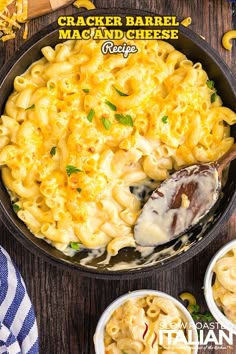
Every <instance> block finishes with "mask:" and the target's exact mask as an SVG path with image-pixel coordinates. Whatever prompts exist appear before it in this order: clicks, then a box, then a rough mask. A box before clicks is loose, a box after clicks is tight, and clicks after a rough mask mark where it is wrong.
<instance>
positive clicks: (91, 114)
mask: <svg viewBox="0 0 236 354" xmlns="http://www.w3.org/2000/svg"><path fill="white" fill-rule="evenodd" d="M94 114H95V112H94V110H93V109H90V111H89V113H88V115H87V119H88V121H89V122H92V120H93V117H94Z"/></svg>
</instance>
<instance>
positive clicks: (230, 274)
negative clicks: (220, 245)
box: [212, 248, 236, 323]
mask: <svg viewBox="0 0 236 354" xmlns="http://www.w3.org/2000/svg"><path fill="white" fill-rule="evenodd" d="M214 272H215V274H216V279H215V283H214V285H213V287H212V290H213V297H214V300H215V302H216V304H217V305H218V306H219V307H220V308H221V309H222V310H223V311H224V314H225V315H226V317H228V319H229V320H231V321H232V322H233V323H236V248H234V249H232V250H231V251H229V252H228V253H226V255H224V256H223V257H222V258H220V259H219V260H218V261H217V262H216V265H215V267H214Z"/></svg>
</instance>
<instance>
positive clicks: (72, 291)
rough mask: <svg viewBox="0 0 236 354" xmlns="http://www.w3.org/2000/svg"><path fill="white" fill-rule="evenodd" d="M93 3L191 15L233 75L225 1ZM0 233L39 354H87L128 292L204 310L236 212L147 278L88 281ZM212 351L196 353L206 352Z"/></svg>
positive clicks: (6, 52)
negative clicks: (28, 302) (186, 297)
mask: <svg viewBox="0 0 236 354" xmlns="http://www.w3.org/2000/svg"><path fill="white" fill-rule="evenodd" d="M95 4H96V6H97V7H98V8H111V7H114V8H118V7H124V8H137V9H145V10H149V11H154V12H156V13H158V14H172V15H176V16H177V17H178V19H179V20H181V19H183V18H184V17H187V16H191V17H192V19H193V23H192V26H191V28H192V29H193V30H194V31H195V32H196V33H198V34H199V35H203V36H205V38H206V40H207V41H208V42H209V43H210V44H211V45H212V46H213V47H214V48H215V49H216V50H217V51H218V52H219V53H220V55H221V56H222V57H223V58H224V60H225V61H226V62H227V63H228V65H229V66H231V68H232V69H233V70H234V72H235V73H236V59H235V58H236V55H235V54H236V48H234V51H233V52H227V51H225V50H224V49H223V48H222V46H221V44H220V39H221V37H222V34H223V33H224V32H225V31H226V30H228V29H231V28H232V9H231V6H232V5H230V4H229V3H228V2H227V1H224V0H221V1H220V0H215V1H212V0H209V1H208V0H196V1H188V0H177V1H165V0H163V1H155V0H140V1H135V0H119V1H118V0H110V1H109V0H97V1H95ZM77 12H78V10H77V9H75V8H74V7H73V6H69V7H68V8H66V9H63V10H59V11H56V12H55V13H53V14H50V15H46V16H43V17H41V18H38V19H35V20H33V21H31V22H30V25H29V36H31V35H33V34H34V33H36V32H38V31H39V30H40V29H41V28H43V27H44V26H46V25H47V24H48V23H51V22H53V21H56V19H57V17H58V16H59V15H61V14H68V15H69V14H71V13H77ZM23 42H24V41H23V39H22V30H21V31H19V32H18V34H17V37H16V39H15V40H14V41H10V42H7V43H5V44H4V46H3V47H0V65H1V64H2V61H3V60H5V61H7V59H8V58H9V57H10V56H11V55H12V54H13V53H14V52H15V51H16V50H17V48H18V47H19V46H20V45H21V44H22V43H23ZM0 229H1V236H0V240H1V245H2V246H3V247H4V248H5V249H6V250H7V251H8V252H9V253H10V255H11V256H12V258H13V260H14V261H15V262H16V264H17V265H18V267H19V269H20V271H21V274H22V276H23V277H24V279H25V283H26V286H27V289H28V291H29V294H30V296H31V299H32V302H33V304H34V306H35V310H36V315H37V319H38V325H39V333H40V346H41V353H42V354H93V353H94V349H93V342H92V337H93V334H94V331H95V327H96V323H97V321H98V319H99V316H100V315H101V314H102V312H103V310H104V309H105V308H106V306H108V305H109V303H110V302H111V301H112V300H114V299H115V298H116V297H118V296H120V295H122V294H124V293H126V292H128V291H131V290H135V289H142V288H152V289H159V290H162V291H166V292H167V293H169V294H171V295H173V296H175V297H178V295H179V293H180V292H182V291H184V290H188V291H191V292H193V293H194V294H196V296H197V298H198V301H199V303H200V305H201V308H202V310H206V304H205V301H204V296H203V290H202V285H203V277H204V273H205V269H206V266H207V264H208V262H209V260H210V258H211V257H212V255H213V254H214V253H215V251H216V250H217V249H219V248H220V247H221V246H222V245H223V244H225V243H226V242H227V241H229V240H230V239H233V238H235V230H236V214H234V215H233V216H232V217H231V219H230V221H229V222H228V223H227V224H225V225H224V227H223V228H222V230H221V231H220V232H219V235H218V237H217V238H216V239H215V241H214V242H213V243H212V244H211V245H210V246H209V247H207V248H206V249H205V250H204V251H203V252H201V253H200V254H199V255H197V256H196V257H194V258H192V259H191V260H190V261H188V262H187V263H185V264H183V265H181V266H179V267H177V268H175V269H174V270H170V271H165V272H163V274H160V275H155V274H153V275H152V276H150V277H146V278H143V279H137V280H132V281H127V280H122V279H121V280H120V281H103V280H92V279H89V278H81V276H80V275H79V274H77V273H70V272H66V271H64V270H61V269H58V268H56V267H54V266H52V265H51V264H49V263H47V262H45V261H44V260H42V259H39V258H38V257H37V256H35V255H33V254H31V253H30V252H29V251H27V250H25V249H24V248H23V247H22V246H21V245H20V244H19V243H18V242H16V241H15V239H14V238H13V237H12V235H10V233H9V232H8V231H7V229H6V228H5V227H4V226H3V225H2V224H1V223H0ZM215 352H216V351H214V350H207V351H201V353H208V354H213V353H215ZM216 353H218V354H233V353H235V350H234V348H233V347H229V348H226V349H225V350H222V351H220V350H218V351H217V352H216Z"/></svg>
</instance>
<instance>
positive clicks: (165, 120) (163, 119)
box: [161, 116, 168, 124]
mask: <svg viewBox="0 0 236 354" xmlns="http://www.w3.org/2000/svg"><path fill="white" fill-rule="evenodd" d="M161 120H162V122H163V123H164V124H166V123H167V122H168V116H163V117H162V118H161Z"/></svg>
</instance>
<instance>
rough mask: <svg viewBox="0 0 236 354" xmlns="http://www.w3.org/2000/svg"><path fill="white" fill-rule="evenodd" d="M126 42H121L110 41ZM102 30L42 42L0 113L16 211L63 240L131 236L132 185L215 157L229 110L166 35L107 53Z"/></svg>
mask: <svg viewBox="0 0 236 354" xmlns="http://www.w3.org/2000/svg"><path fill="white" fill-rule="evenodd" d="M120 43H122V41H117V44H120ZM102 44H103V41H95V40H88V41H83V40H78V41H72V40H70V41H66V42H64V43H60V44H57V45H56V47H55V48H52V47H49V46H47V47H44V48H43V49H42V53H43V58H42V59H40V60H39V61H37V62H34V63H33V64H32V65H31V67H30V68H29V69H28V70H27V71H26V72H25V73H24V74H23V75H21V76H17V77H16V78H15V80H14V91H13V93H12V94H11V95H10V97H9V99H8V100H7V103H6V106H5V111H4V114H3V115H2V117H1V124H0V149H1V150H0V165H1V166H2V178H3V181H4V183H5V185H6V187H7V188H8V190H9V192H10V195H11V198H12V201H13V202H14V203H15V205H16V207H15V208H14V209H15V211H16V212H17V214H18V217H19V218H20V219H22V220H23V221H24V223H25V224H26V225H27V226H28V228H29V229H30V230H31V231H32V233H33V234H34V235H35V236H36V237H39V238H44V239H46V240H47V241H48V242H51V243H52V244H53V245H54V246H55V247H56V248H57V249H59V250H61V251H66V250H68V249H69V248H68V247H69V246H70V244H71V242H73V243H74V242H79V243H80V244H81V246H82V247H85V248H92V249H94V248H101V247H107V250H108V253H109V254H111V255H116V254H117V253H118V251H119V250H120V249H121V248H123V247H127V246H128V247H135V242H134V238H133V226H134V224H135V221H136V219H137V217H138V216H139V213H140V210H141V204H140V200H139V198H138V197H137V196H136V195H134V194H132V193H131V191H130V190H131V189H130V187H131V186H139V185H141V186H142V185H143V184H145V181H147V180H149V179H154V180H156V181H158V182H160V181H162V180H164V179H165V178H167V177H168V175H169V173H170V171H173V169H179V168H180V167H181V166H184V165H190V164H193V163H196V162H207V161H213V160H216V159H218V158H219V157H220V156H221V155H223V154H224V153H225V152H226V151H227V150H228V149H229V148H230V147H231V146H232V144H233V138H232V137H230V132H229V125H232V124H234V123H235V122H236V114H235V113H234V112H233V111H231V110H230V109H228V108H226V107H223V106H222V101H221V99H220V97H219V96H218V95H217V93H216V90H215V88H214V85H213V84H212V81H210V80H209V79H208V76H207V74H206V72H205V71H204V70H203V68H202V65H201V64H200V63H196V64H193V63H192V62H191V61H190V60H188V59H187V58H186V56H185V55H184V54H182V53H181V52H179V51H177V50H175V48H174V47H173V46H172V45H170V44H169V43H167V42H164V41H155V40H149V41H145V40H142V41H141V40H140V41H130V44H135V45H136V46H137V48H138V52H137V53H136V54H135V55H131V56H129V57H128V58H127V59H124V58H123V56H122V54H117V55H111V54H108V55H103V54H102V53H101V46H102Z"/></svg>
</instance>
